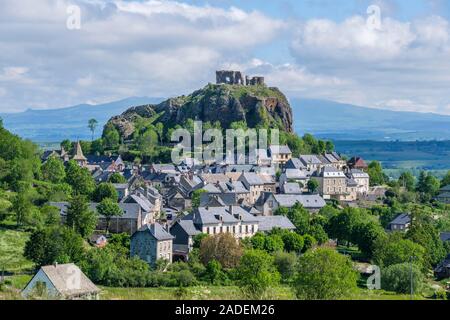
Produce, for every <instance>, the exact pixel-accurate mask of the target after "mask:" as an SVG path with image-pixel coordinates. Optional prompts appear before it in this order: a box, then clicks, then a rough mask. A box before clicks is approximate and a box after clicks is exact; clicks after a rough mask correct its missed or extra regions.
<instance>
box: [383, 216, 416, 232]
mask: <svg viewBox="0 0 450 320" xmlns="http://www.w3.org/2000/svg"><path fill="white" fill-rule="evenodd" d="M410 226H411V215H410V214H409V213H402V214H400V215H398V216H397V217H395V219H394V220H392V221H391V222H390V223H389V225H388V227H387V229H388V230H389V231H399V232H406V231H408V229H409V227H410Z"/></svg>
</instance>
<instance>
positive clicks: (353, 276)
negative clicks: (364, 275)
mask: <svg viewBox="0 0 450 320" xmlns="http://www.w3.org/2000/svg"><path fill="white" fill-rule="evenodd" d="M297 270H298V273H297V277H296V278H295V280H294V284H293V286H294V289H295V290H296V293H297V296H298V297H299V298H300V299H307V300H332V299H339V298H342V297H345V296H346V295H347V294H348V293H349V292H351V291H353V290H354V289H356V287H357V286H356V282H357V279H358V275H357V273H356V272H355V271H354V270H353V265H352V262H351V260H350V258H348V257H346V256H344V255H341V254H339V253H337V252H336V251H334V250H332V249H327V248H319V249H316V250H313V251H308V252H307V253H305V254H304V255H303V256H301V257H300V259H299V262H298V266H297Z"/></svg>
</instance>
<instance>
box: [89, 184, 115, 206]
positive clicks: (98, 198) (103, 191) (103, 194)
mask: <svg viewBox="0 0 450 320" xmlns="http://www.w3.org/2000/svg"><path fill="white" fill-rule="evenodd" d="M92 198H93V200H94V201H95V202H102V201H103V200H104V199H111V200H112V201H114V202H117V200H118V199H119V194H118V193H117V190H116V188H114V186H113V185H112V184H111V183H100V184H99V185H98V186H97V187H96V188H95V191H94V193H93V195H92Z"/></svg>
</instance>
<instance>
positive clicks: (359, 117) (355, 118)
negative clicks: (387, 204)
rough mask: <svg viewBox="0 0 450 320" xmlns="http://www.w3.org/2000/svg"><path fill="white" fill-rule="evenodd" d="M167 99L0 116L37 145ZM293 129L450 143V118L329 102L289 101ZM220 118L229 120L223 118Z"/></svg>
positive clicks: (77, 135) (80, 135)
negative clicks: (449, 141)
mask: <svg viewBox="0 0 450 320" xmlns="http://www.w3.org/2000/svg"><path fill="white" fill-rule="evenodd" d="M163 100H164V99H163V98H150V97H132V98H127V99H124V100H120V101H115V102H111V103H105V104H100V105H89V104H81V105H77V106H73V107H68V108H61V109H51V110H27V111H25V112H21V113H14V114H12V113H10V114H0V117H2V118H3V122H4V125H5V127H6V128H7V129H8V130H10V131H12V132H13V133H16V134H18V135H20V136H21V137H24V138H28V139H32V140H34V141H36V142H59V141H61V140H63V139H90V137H91V133H90V131H89V129H88V128H87V122H88V120H89V119H91V118H95V119H97V121H98V122H99V125H98V128H97V131H96V136H97V137H98V136H99V135H100V134H101V132H102V129H103V126H104V125H105V124H106V122H107V121H108V119H110V118H111V117H113V116H115V115H118V114H122V113H123V112H124V111H126V110H127V109H129V108H130V107H132V106H140V105H146V104H158V103H160V102H161V101H163ZM290 105H291V107H292V112H293V120H294V130H295V132H297V133H299V134H303V133H305V132H308V133H312V134H314V135H315V136H318V137H321V138H328V139H333V140H378V141H386V140H402V141H415V140H450V116H444V115H438V114H431V113H417V112H398V111H389V110H380V109H372V108H365V107H359V106H354V105H350V104H341V103H337V102H332V101H325V100H311V99H291V100H290ZM220 115H221V116H223V115H225V114H223V113H220Z"/></svg>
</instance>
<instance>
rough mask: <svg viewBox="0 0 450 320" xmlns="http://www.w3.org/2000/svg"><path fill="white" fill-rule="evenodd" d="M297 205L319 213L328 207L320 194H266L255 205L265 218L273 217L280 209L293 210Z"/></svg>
mask: <svg viewBox="0 0 450 320" xmlns="http://www.w3.org/2000/svg"><path fill="white" fill-rule="evenodd" d="M296 203H299V204H301V205H302V206H303V207H304V208H305V209H307V210H308V211H310V212H318V211H319V210H320V209H321V208H323V207H324V206H326V202H325V200H324V199H323V198H322V197H321V196H320V195H318V194H273V193H271V192H264V193H263V194H262V195H261V197H260V198H259V199H258V201H257V202H256V203H255V208H256V209H258V210H259V211H260V212H261V213H262V215H264V216H272V215H273V214H274V213H275V211H276V210H277V209H278V208H279V207H285V208H292V207H293V206H294V205H295V204H296Z"/></svg>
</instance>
